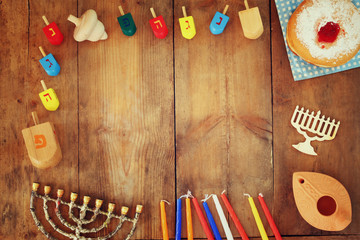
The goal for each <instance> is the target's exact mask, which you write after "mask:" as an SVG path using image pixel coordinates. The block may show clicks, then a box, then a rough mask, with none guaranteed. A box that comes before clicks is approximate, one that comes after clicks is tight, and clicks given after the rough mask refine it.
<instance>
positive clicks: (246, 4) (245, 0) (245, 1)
mask: <svg viewBox="0 0 360 240" xmlns="http://www.w3.org/2000/svg"><path fill="white" fill-rule="evenodd" d="M244 3H245V7H246V9H249V4H248V2H247V0H244Z"/></svg>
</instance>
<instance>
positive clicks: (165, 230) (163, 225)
mask: <svg viewBox="0 0 360 240" xmlns="http://www.w3.org/2000/svg"><path fill="white" fill-rule="evenodd" d="M160 212H161V229H162V234H163V239H164V240H169V233H168V227H167V222H166V211H165V201H164V200H161V201H160Z"/></svg>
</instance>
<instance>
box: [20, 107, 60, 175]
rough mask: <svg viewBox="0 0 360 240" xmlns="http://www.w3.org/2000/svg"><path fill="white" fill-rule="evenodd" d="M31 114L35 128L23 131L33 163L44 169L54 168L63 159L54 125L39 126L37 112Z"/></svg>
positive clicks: (42, 124) (44, 124)
mask: <svg viewBox="0 0 360 240" xmlns="http://www.w3.org/2000/svg"><path fill="white" fill-rule="evenodd" d="M31 114H32V117H33V120H34V123H35V126H32V127H30V128H25V129H23V130H22V134H23V137H24V140H25V145H26V149H27V151H28V155H29V158H30V160H31V163H32V165H34V166H35V167H37V168H42V169H45V168H49V167H54V166H56V165H57V164H58V163H59V162H60V160H61V158H62V155H61V149H60V145H59V141H58V139H57V137H56V134H55V129H54V125H53V124H52V123H50V122H46V123H41V124H39V119H38V116H37V114H36V112H32V113H31Z"/></svg>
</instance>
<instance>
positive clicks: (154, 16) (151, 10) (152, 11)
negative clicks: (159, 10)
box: [150, 8, 156, 18]
mask: <svg viewBox="0 0 360 240" xmlns="http://www.w3.org/2000/svg"><path fill="white" fill-rule="evenodd" d="M150 12H151V14H152V16H153V18H156V13H155V11H154V9H153V8H150Z"/></svg>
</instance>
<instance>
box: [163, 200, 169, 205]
mask: <svg viewBox="0 0 360 240" xmlns="http://www.w3.org/2000/svg"><path fill="white" fill-rule="evenodd" d="M161 202H165V203H167V204H169V205H171V203H170V202H168V201H166V200H161Z"/></svg>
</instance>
